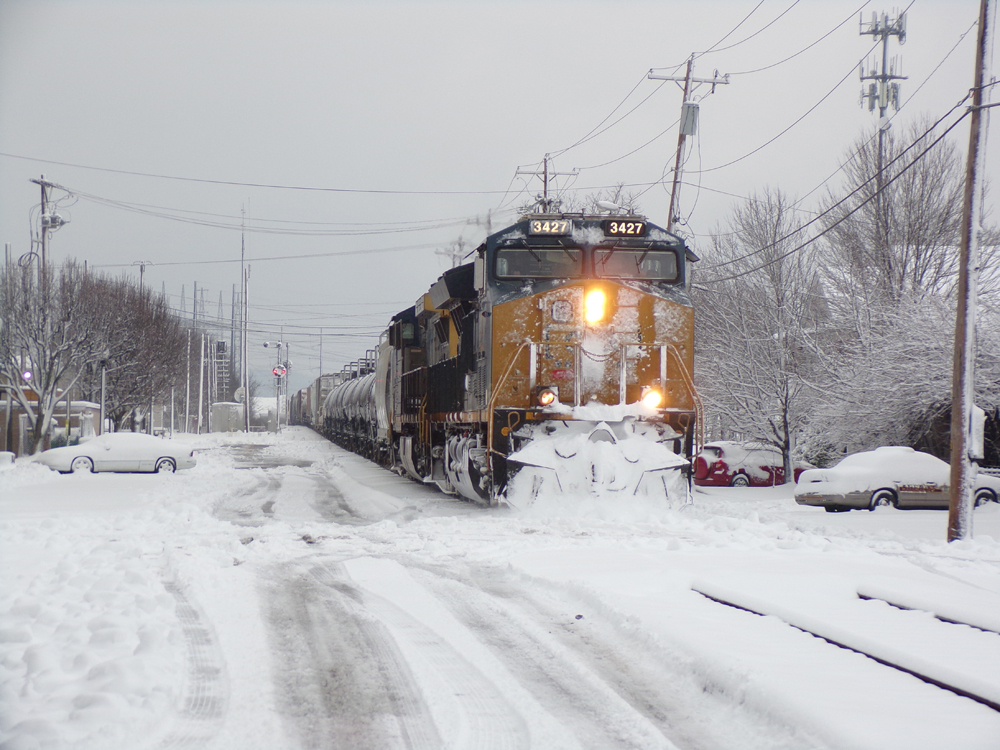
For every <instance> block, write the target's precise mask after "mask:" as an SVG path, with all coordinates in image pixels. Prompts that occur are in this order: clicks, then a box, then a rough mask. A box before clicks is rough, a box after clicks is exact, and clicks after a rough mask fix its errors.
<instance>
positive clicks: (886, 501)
mask: <svg viewBox="0 0 1000 750" xmlns="http://www.w3.org/2000/svg"><path fill="white" fill-rule="evenodd" d="M880 505H891V506H892V507H893V508H895V507H896V493H895V492H893V491H892V490H875V491H874V492H873V493H872V499H871V502H869V503H868V510H875V509H876V508H877V507H878V506H880Z"/></svg>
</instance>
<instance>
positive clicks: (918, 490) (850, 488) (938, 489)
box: [795, 446, 1000, 513]
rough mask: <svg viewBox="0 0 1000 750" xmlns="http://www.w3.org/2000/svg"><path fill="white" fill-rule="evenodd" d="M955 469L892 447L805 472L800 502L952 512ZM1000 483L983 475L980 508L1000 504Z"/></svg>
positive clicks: (797, 491)
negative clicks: (950, 486) (950, 497)
mask: <svg viewBox="0 0 1000 750" xmlns="http://www.w3.org/2000/svg"><path fill="white" fill-rule="evenodd" d="M950 479H951V467H950V466H949V465H948V464H947V463H946V462H944V461H942V460H941V459H940V458H936V457H934V456H932V455H930V454H929V453H922V452H921V451H915V450H913V448H905V447H901V446H886V447H883V448H876V449H875V450H871V451H864V452H862V453H855V454H854V455H851V456H848V457H847V458H845V459H843V460H842V461H841V462H840V463H839V464H837V465H836V466H834V467H833V468H830V469H809V470H807V471H804V472H802V474H801V475H800V476H799V480H798V482H797V483H796V484H795V502H797V503H798V504H799V505H816V506H822V507H824V508H825V509H826V510H827V511H828V512H830V513H836V512H838V511H844V510H854V509H858V510H875V508H877V507H878V506H880V505H891V506H892V507H894V508H904V509H907V508H936V509H947V508H948V483H949V481H950ZM997 498H1000V477H993V476H989V475H988V474H983V473H979V474H977V475H976V482H975V504H976V505H977V506H978V505H982V504H983V503H986V502H997Z"/></svg>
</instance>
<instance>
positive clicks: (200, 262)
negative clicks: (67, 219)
mask: <svg viewBox="0 0 1000 750" xmlns="http://www.w3.org/2000/svg"><path fill="white" fill-rule="evenodd" d="M440 244H441V243H439V242H431V243H425V244H422V245H401V246H398V247H383V248H376V249H373V250H340V251H332V252H328V253H303V254H300V255H275V256H271V257H264V258H247V259H245V260H244V259H241V258H228V259H221V260H188V261H183V260H177V261H167V262H164V263H151V264H150V265H155V266H204V265H211V264H216V263H244V262H246V263H251V262H252V263H260V262H263V261H271V260H302V259H305V258H336V257H340V256H342V255H372V254H375V253H397V252H401V251H404V250H427V249H429V248H436V247H438V246H439V245H440ZM131 266H132V264H131V263H102V264H96V265H92V266H91V268H131Z"/></svg>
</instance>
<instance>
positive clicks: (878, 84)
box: [860, 12, 906, 253]
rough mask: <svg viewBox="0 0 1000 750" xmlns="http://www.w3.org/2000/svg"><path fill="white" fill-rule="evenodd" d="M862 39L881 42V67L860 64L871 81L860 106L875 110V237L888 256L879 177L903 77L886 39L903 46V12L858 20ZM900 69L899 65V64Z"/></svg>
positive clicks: (886, 218)
mask: <svg viewBox="0 0 1000 750" xmlns="http://www.w3.org/2000/svg"><path fill="white" fill-rule="evenodd" d="M860 34H861V36H868V35H871V37H872V38H873V39H875V38H878V39H881V40H882V67H881V68H879V67H878V65H876V64H874V63H869V64H868V66H865V64H864V63H862V64H861V80H862V82H864V81H871V83H869V84H868V90H867V92H866V91H865V90H864V89H862V90H861V106H862V107H863V106H864V103H865V100H866V99H867V100H868V111H869V112H874V111H875V107H876V106H877V107H878V154H877V155H876V164H875V169H876V178H875V180H876V182H875V185H876V187H875V190H876V192H875V231H876V234H877V236H878V242H879V243H881V247H880V248H879V249H880V251H881V252H883V253H887V252H888V248H889V216H888V208H889V205H888V202H887V201H885V200H884V199H883V197H882V187H883V185H884V184H885V181H884V178H883V176H882V167H883V165H884V164H885V133H886V131H887V130H889V128H890V123H889V118H888V117H886V112H887V111H888V109H889V105H892V109H893V110H894V111H897V110H898V109H899V84H898V83H893V81H902V80H905V79H906V76H901V75H896V58H895V57H894V58H892V60H891V61H890V60H889V37H891V36H894V37H898V39H899V43H900V44H905V43H906V13H900V14H899V15H898V16H897V17H896V18H893V19H891V20H890V19H889V16H888V14H886V13H883V14H882V15H881V16H879V15H878V14H877V13H874V12H873V13H872V20H871V22H869V23H868V24H867V25H866V24H865V22H864V21H863V20H861V21H860ZM900 68H902V65H901V64H900Z"/></svg>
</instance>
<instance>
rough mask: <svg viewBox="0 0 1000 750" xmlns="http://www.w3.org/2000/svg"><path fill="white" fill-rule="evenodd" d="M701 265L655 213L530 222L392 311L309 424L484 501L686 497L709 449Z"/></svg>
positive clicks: (543, 217) (533, 217)
mask: <svg viewBox="0 0 1000 750" xmlns="http://www.w3.org/2000/svg"><path fill="white" fill-rule="evenodd" d="M692 260H697V258H696V257H695V256H694V255H693V253H691V252H690V250H689V249H688V248H687V247H686V246H685V244H684V242H683V241H682V240H681V239H680V238H679V237H677V236H676V235H674V234H672V233H670V232H667V231H666V230H664V229H662V228H660V227H658V226H655V225H654V224H652V223H650V222H649V221H647V220H646V219H645V218H643V217H641V216H635V215H605V216H599V215H584V214H565V213H559V214H554V213H546V214H529V215H526V216H524V217H522V218H521V220H519V221H518V222H517V223H515V224H514V225H512V226H510V227H507V228H506V229H503V230H502V231H499V232H496V233H494V234H492V235H490V236H489V237H488V238H487V239H486V241H485V242H484V243H483V244H482V245H481V246H480V247H479V248H477V250H476V251H475V253H474V260H473V262H471V263H467V264H465V265H461V266H458V267H457V268H452V269H451V270H449V271H447V272H445V273H444V274H443V275H442V276H441V277H440V278H439V279H438V280H437V281H436V282H435V283H434V284H433V285H432V286H431V287H430V289H429V290H428V291H427V292H426V293H425V294H423V295H421V297H420V298H419V299H417V301H416V304H415V305H413V306H412V307H408V308H407V309H405V310H403V311H401V312H399V313H398V314H396V315H395V316H393V318H392V320H391V321H390V323H389V326H388V328H387V330H386V331H385V333H384V334H383V336H382V337H381V340H380V343H379V346H378V349H377V350H375V351H374V352H369V353H368V355H367V356H366V357H365V358H363V359H361V360H358V361H357V362H355V363H352V365H351V366H350V367H349V368H347V369H346V370H345V371H344V372H343V373H340V374H338V375H337V376H336V378H337V380H338V381H339V383H338V384H336V385H332V386H331V388H330V391H329V394H328V395H327V397H326V399H325V400H324V401H323V403H322V406H320V407H318V408H317V409H315V410H314V411H313V413H312V414H311V415H310V420H311V421H310V423H311V424H312V426H313V427H314V429H316V430H317V431H319V432H321V433H322V434H323V435H325V436H327V437H328V438H329V439H330V440H332V441H334V442H336V443H338V444H340V445H343V446H344V447H346V448H348V449H350V450H352V451H355V452H357V453H360V454H362V455H365V456H367V457H368V458H371V459H372V460H374V461H377V462H379V463H381V464H383V465H385V466H387V467H389V468H392V469H394V470H396V471H398V472H400V473H404V472H405V473H406V474H408V475H409V476H411V477H413V478H414V479H416V480H418V481H421V482H433V483H436V484H437V485H438V486H440V487H441V488H442V489H444V490H445V491H447V492H454V493H458V494H460V495H462V496H464V497H466V498H469V499H471V500H476V501H480V502H487V503H497V502H500V501H502V500H503V499H504V497H505V496H506V494H507V493H508V491H509V490H510V488H511V487H512V486H514V483H517V485H516V486H517V487H518V488H520V489H523V488H525V487H528V490H527V491H528V492H530V493H535V494H537V493H538V492H539V491H541V488H542V487H546V486H547V487H548V488H550V489H552V490H555V491H557V492H558V491H562V492H563V493H567V492H571V493H572V492H578V491H584V492H596V491H608V492H619V493H625V494H632V493H649V492H658V493H661V494H662V493H663V492H667V493H668V494H669V492H670V490H669V486H670V485H669V483H668V482H667V479H666V478H667V476H668V475H669V476H671V477H674V478H675V477H676V475H677V473H678V469H681V470H683V467H687V466H689V463H688V462H689V460H690V458H691V456H692V455H693V452H694V450H695V448H696V446H697V444H698V443H700V439H699V437H698V435H697V434H696V432H697V431H698V430H700V425H701V420H700V404H699V400H698V396H697V393H696V391H695V389H694V384H693V378H692V365H693V356H694V342H693V336H694V311H693V309H692V305H691V301H690V296H689V294H688V289H687V283H686V282H687V272H688V264H689V263H690V262H691V261H692ZM324 377H329V376H324ZM529 485H530V486H529ZM520 489H519V491H520Z"/></svg>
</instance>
